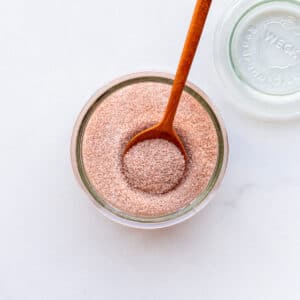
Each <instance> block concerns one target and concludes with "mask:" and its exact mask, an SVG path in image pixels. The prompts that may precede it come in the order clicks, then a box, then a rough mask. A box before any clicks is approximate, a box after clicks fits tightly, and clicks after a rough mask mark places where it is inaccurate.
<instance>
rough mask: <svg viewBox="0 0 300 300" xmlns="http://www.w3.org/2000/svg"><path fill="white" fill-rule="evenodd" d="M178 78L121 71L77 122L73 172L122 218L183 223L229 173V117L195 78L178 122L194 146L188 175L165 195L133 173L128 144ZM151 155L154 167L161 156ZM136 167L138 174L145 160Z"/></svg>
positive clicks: (138, 223)
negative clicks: (135, 180) (137, 181)
mask: <svg viewBox="0 0 300 300" xmlns="http://www.w3.org/2000/svg"><path fill="white" fill-rule="evenodd" d="M172 82H173V76H171V75H168V74H163V73H138V74H132V75H128V76H125V77H122V78H120V79H118V80H116V81H114V82H112V83H110V84H109V85H107V86H105V87H104V88H102V89H100V90H99V91H98V92H97V93H96V94H95V95H94V96H93V97H92V98H91V100H90V101H89V102H88V104H87V105H86V106H85V108H84V109H83V111H82V112H81V114H80V116H79V118H78V120H77V122H76V125H75V128H74V132H73V137H72V146H71V156H72V164H73V169H74V173H75V175H76V177H77V179H78V180H79V182H80V184H81V186H82V187H83V189H84V190H85V191H86V192H87V193H88V195H89V196H90V198H91V199H92V200H93V202H94V203H95V204H96V205H97V207H98V208H99V209H100V210H101V212H102V213H103V214H104V215H105V216H107V217H108V218H110V219H111V220H113V221H116V222H118V223H120V224H123V225H127V226H130V227H135V228H142V229H155V228H163V227H168V226H171V225H175V224H177V223H180V222H182V221H184V220H186V219H188V218H190V217H191V216H193V215H194V214H195V213H197V212H198V211H200V210H201V209H202V208H203V207H204V206H205V205H206V204H207V203H208V202H209V200H210V199H211V198H212V196H213V195H214V193H215V191H216V190H217V188H218V186H219V185H220V183H221V181H222V178H223V176H224V173H225V169H226V165H227V157H228V141H227V135H226V131H225V128H224V125H223V122H222V120H221V119H220V117H219V116H218V114H217V113H216V110H215V109H214V107H213V106H212V104H211V103H210V101H209V100H208V98H207V96H206V95H205V94H204V93H203V92H202V91H201V90H199V89H198V88H197V87H195V86H194V85H192V84H190V83H188V84H187V85H186V87H185V90H184V93H183V95H182V99H181V102H180V105H179V108H178V112H177V115H176V119H175V122H174V126H175V129H176V131H177V133H178V134H179V136H180V138H181V139H182V140H183V142H184V144H185V147H186V150H187V153H188V159H187V161H186V162H185V163H186V165H185V171H184V173H183V174H182V178H180V180H179V181H178V183H177V184H176V185H175V186H173V187H172V189H171V190H166V191H167V192H164V193H158V194H156V193H147V192H145V191H143V190H141V189H139V188H137V187H136V186H134V185H132V182H131V181H130V180H128V177H127V175H126V172H124V157H123V153H124V148H125V146H126V144H127V143H128V141H129V140H130V138H132V137H133V136H134V135H135V134H136V133H137V132H139V131H141V130H143V129H146V128H148V127H149V126H151V125H153V124H155V123H157V122H158V120H160V118H161V116H162V114H163V112H164V108H165V106H166V103H167V101H168V98H169V94H170V90H171V87H172ZM137 146H138V145H137ZM165 149H168V150H167V151H168V152H172V151H173V150H174V149H171V148H165ZM174 155H175V154H174ZM175 156H176V155H175ZM149 160H151V158H150V157H149V158H148V161H146V162H145V163H146V164H147V165H148V166H149V165H150V166H151V164H152V163H153V164H155V163H154V160H155V157H154V158H153V160H152V161H149ZM165 165H167V162H166V163H165ZM165 165H164V166H162V167H165V168H166V166H165ZM135 167H136V170H137V173H138V171H141V170H143V167H144V166H143V165H142V163H141V165H140V166H139V165H138V166H135ZM153 168H154V169H155V167H153ZM164 172H165V171H164ZM158 175H160V174H158ZM170 176H172V174H170ZM152 177H155V174H154V176H153V174H152ZM158 177H159V176H158ZM170 181H171V178H170Z"/></svg>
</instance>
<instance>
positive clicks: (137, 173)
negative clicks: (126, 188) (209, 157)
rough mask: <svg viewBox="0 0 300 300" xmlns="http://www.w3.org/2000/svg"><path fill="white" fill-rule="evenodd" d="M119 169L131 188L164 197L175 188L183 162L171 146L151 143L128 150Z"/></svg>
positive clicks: (139, 144)
mask: <svg viewBox="0 0 300 300" xmlns="http://www.w3.org/2000/svg"><path fill="white" fill-rule="evenodd" d="M123 165H124V173H125V176H126V178H127V179H128V182H129V184H130V185H131V186H133V187H135V188H136V189H139V190H142V191H144V192H146V193H150V194H164V193H167V192H169V191H170V190H172V189H174V188H175V187H176V186H177V185H178V184H179V182H180V180H181V179H182V177H183V174H184V170H185V159H184V157H183V155H182V154H181V152H180V150H179V149H178V148H177V146H175V145H174V144H172V143H170V142H168V141H166V140H162V139H154V140H146V141H143V142H141V143H138V144H137V145H135V146H133V147H132V148H131V149H129V151H128V152H127V153H126V155H125V156H124V158H123Z"/></svg>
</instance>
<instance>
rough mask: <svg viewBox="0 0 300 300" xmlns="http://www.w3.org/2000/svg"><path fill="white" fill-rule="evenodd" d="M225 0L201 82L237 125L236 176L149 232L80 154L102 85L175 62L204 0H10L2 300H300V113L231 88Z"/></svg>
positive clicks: (5, 26) (200, 67) (1, 24)
mask: <svg viewBox="0 0 300 300" xmlns="http://www.w3.org/2000/svg"><path fill="white" fill-rule="evenodd" d="M226 3H228V2H227V0H215V1H214V3H213V7H212V11H211V14H210V17H209V20H208V23H207V29H206V31H205V34H204V38H203V41H202V43H201V47H200V49H199V52H198V55H197V58H196V61H195V64H194V66H193V70H192V73H191V76H190V79H191V81H193V82H194V83H196V84H197V85H199V86H200V87H202V88H203V90H204V91H205V92H206V93H207V94H209V95H210V96H211V98H212V99H213V101H214V103H215V104H216V106H217V107H218V108H219V110H220V111H221V113H222V116H223V118H224V120H225V123H226V125H227V128H228V132H229V139H230V146H231V154H230V161H229V166H228V172H227V175H226V178H225V180H224V184H223V185H222V188H221V190H220V192H219V194H218V196H217V197H216V199H215V200H214V201H213V202H212V203H211V204H210V205H209V206H208V207H207V208H206V209H205V210H204V211H203V212H201V213H200V214H199V215H197V216H196V217H194V218H193V219H191V220H190V221H188V222H186V223H184V224H182V225H179V226H177V227H174V228H170V229H166V230H162V231H154V232H143V231H137V230H131V229H127V228H123V227H121V226H119V225H116V224H113V223H111V222H110V221H108V220H106V219H105V218H104V217H102V216H101V215H100V214H99V212H97V211H96V210H95V209H94V207H93V205H92V204H90V202H88V201H87V200H86V196H85V195H84V194H83V192H82V191H81V190H80V188H79V187H78V185H77V183H76V182H75V180H74V178H73V175H72V171H71V166H70V160H69V149H68V148H69V142H70V135H71V130H72V126H73V122H74V121H75V118H76V116H77V114H78V112H79V111H80V109H81V108H82V106H83V105H84V103H85V102H86V100H87V99H88V98H89V96H90V95H91V94H92V93H93V92H94V91H95V90H96V89H98V88H99V87H100V86H101V85H103V84H104V83H105V82H107V81H109V80H111V79H113V78H115V77H117V76H119V75H123V74H126V73H130V72H135V71H143V70H157V71H167V72H174V70H175V68H176V63H177V60H178V57H179V54H180V48H181V46H182V43H183V40H184V34H185V32H186V30H187V26H188V23H189V18H190V15H191V12H192V9H193V6H194V0H184V1H183V0H182V1H174V0H152V1H148V0H127V1H123V0H114V1H103V0H102V1H101V0H85V1H83V0H72V1H71V0H64V1H59V0H54V1H38V0H26V1H25V0H12V1H1V2H0V28H1V30H0V82H1V84H0V86H1V88H0V99H1V118H0V128H1V141H0V145H1V156H0V165H1V174H0V182H1V209H0V237H1V246H0V299H1V300H19V299H22V300H27V299H30V300H41V299H47V300H48V299H49V300H50V299H51V300H52V299H56V300H60V299H62V300H66V299H72V300H79V299H80V300H81V299H89V300H90V299H91V300H93V299H107V300H109V299H116V300H119V299H137V300H140V299H145V300H148V299H149V300H153V299H174V300H176V299H205V300H220V299H226V300H241V299H243V300H254V299H255V300H260V299H262V300H265V299H272V300H281V299H285V300H295V299H299V298H300V285H299V278H300V255H299V253H300V217H299V214H300V185H299V181H300V171H299V166H300V155H299V153H300V139H299V135H300V122H288V123H275V122H273V123H270V122H263V121H260V120H257V119H254V118H251V117H246V116H245V115H243V114H241V113H239V112H238V111H235V109H234V108H232V107H231V106H229V105H228V104H227V103H226V102H225V101H224V99H223V98H225V97H230V94H229V91H227V92H224V91H223V90H222V89H221V85H220V82H219V81H218V78H217V76H216V73H215V70H214V67H213V60H212V52H213V48H212V46H213V32H214V30H215V26H216V23H217V22H218V20H219V19H220V17H221V14H222V11H223V10H224V7H225V4H226Z"/></svg>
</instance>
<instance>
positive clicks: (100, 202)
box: [71, 73, 228, 229]
mask: <svg viewBox="0 0 300 300" xmlns="http://www.w3.org/2000/svg"><path fill="white" fill-rule="evenodd" d="M141 82H158V83H163V84H167V85H170V86H171V85H172V82H173V76H171V75H168V74H163V73H137V74H132V75H128V76H125V77H122V78H120V79H117V80H115V81H113V82H111V83H110V84H108V85H106V86H105V87H103V88H102V89H100V90H99V91H97V92H96V94H95V95H94V96H93V97H92V98H91V99H90V101H89V102H88V103H87V105H86V106H85V107H84V109H83V110H82V112H81V113H80V115H79V117H78V120H77V122H76V124H75V127H74V131H73V136H72V144H71V158H72V165H73V170H74V173H75V176H76V178H77V179H78V181H79V183H80V185H81V187H82V188H83V189H84V191H85V192H86V193H87V194H88V195H89V196H90V199H91V200H92V201H93V203H94V204H95V205H96V206H97V208H98V209H99V210H100V211H101V212H102V213H103V214H104V215H105V216H106V217H108V218H109V219H111V220H113V221H115V222H117V223H120V224H123V225H126V226H130V227H134V228H141V229H156V228H163V227H168V226H171V225H175V224H177V223H180V222H182V221H184V220H187V219H189V218H190V217H192V216H193V215H195V214H196V213H197V212H198V211H200V210H201V209H202V208H204V207H205V206H206V204H207V203H208V202H209V201H210V200H211V199H212V197H213V196H214V194H215V192H216V191H217V189H218V187H219V185H220V183H221V181H222V179H223V176H224V173H225V169H226V166H227V159H228V141H227V134H226V130H225V127H224V124H223V121H222V120H221V118H220V116H219V115H218V113H217V112H216V110H215V108H214V107H213V105H212V104H211V102H210V100H209V99H208V97H207V96H206V95H205V94H204V93H203V92H202V91H201V90H200V89H199V88H197V87H196V86H195V85H193V84H191V83H187V85H186V87H185V91H186V92H187V93H188V94H190V95H191V96H192V97H193V98H194V99H196V100H197V101H198V102H199V105H201V106H202V107H203V108H204V109H205V110H206V111H207V113H208V114H209V116H210V118H211V120H212V122H213V124H214V126H215V130H216V133H217V139H218V158H217V163H216V167H215V170H214V172H213V175H212V176H211V178H210V180H209V183H208V185H207V187H206V189H205V190H204V191H203V192H202V193H201V194H200V195H198V197H197V198H196V199H194V200H193V201H192V202H191V203H190V204H189V205H187V206H186V207H184V208H182V209H180V210H178V211H176V212H175V213H172V214H169V215H165V216H158V217H138V216H133V215H128V214H127V213H125V212H123V211H120V210H119V209H117V208H115V207H113V206H112V205H111V204H110V203H109V202H108V201H106V200H105V199H104V198H103V197H102V196H101V195H100V194H99V193H97V192H95V189H94V188H93V186H92V184H91V182H90V180H89V178H88V176H87V174H86V172H85V168H84V164H83V159H82V138H83V134H84V130H85V126H86V124H87V122H88V120H89V118H90V116H91V114H92V113H93V111H94V109H95V107H96V106H98V105H99V104H100V103H101V102H102V101H105V99H106V97H107V96H108V95H111V94H113V93H114V92H116V91H118V90H119V89H122V88H124V87H126V86H129V85H132V84H136V83H141Z"/></svg>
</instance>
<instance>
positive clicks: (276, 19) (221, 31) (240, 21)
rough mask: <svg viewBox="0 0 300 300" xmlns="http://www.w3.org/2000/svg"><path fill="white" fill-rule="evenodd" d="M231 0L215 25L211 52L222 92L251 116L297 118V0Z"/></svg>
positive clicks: (299, 52)
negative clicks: (213, 49)
mask: <svg viewBox="0 0 300 300" xmlns="http://www.w3.org/2000/svg"><path fill="white" fill-rule="evenodd" d="M233 4H234V5H232V4H231V7H230V9H228V10H227V11H226V13H225V16H224V18H222V22H221V23H220V24H219V26H218V29H217V32H216V40H215V41H216V44H215V53H214V54H215V64H216V67H217V70H218V72H219V74H220V76H221V78H222V82H224V84H225V86H226V88H227V89H226V91H227V94H228V95H227V97H229V98H230V100H231V102H233V103H234V104H235V105H237V106H238V107H240V108H241V109H243V110H245V111H247V112H250V113H252V114H255V115H259V116H263V117H266V118H272V119H275V118H277V119H287V118H294V117H300V1H298V0H297V1H295V0H290V1H288V0H270V1H252V0H249V1H247V0H240V1H235V2H234V3H233Z"/></svg>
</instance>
